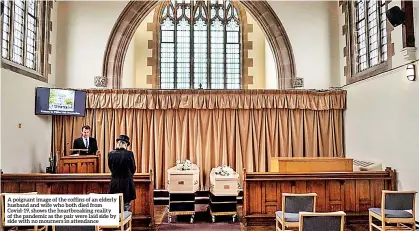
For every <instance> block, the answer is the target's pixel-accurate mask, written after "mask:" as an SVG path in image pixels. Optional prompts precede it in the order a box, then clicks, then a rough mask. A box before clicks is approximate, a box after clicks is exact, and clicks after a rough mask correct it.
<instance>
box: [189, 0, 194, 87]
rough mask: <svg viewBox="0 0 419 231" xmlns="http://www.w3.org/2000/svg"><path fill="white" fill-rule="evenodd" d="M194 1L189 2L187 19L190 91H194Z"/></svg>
mask: <svg viewBox="0 0 419 231" xmlns="http://www.w3.org/2000/svg"><path fill="white" fill-rule="evenodd" d="M193 2H194V1H191V3H190V5H189V9H190V10H189V12H190V15H189V18H190V25H189V26H190V27H189V28H190V31H189V41H190V42H189V44H190V45H189V53H190V54H189V60H190V69H189V70H190V71H189V72H190V74H189V76H190V78H189V86H190V88H191V89H194V79H195V72H194V59H195V55H194V46H195V42H194V17H193V16H194V4H193Z"/></svg>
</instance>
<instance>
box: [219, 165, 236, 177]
mask: <svg viewBox="0 0 419 231" xmlns="http://www.w3.org/2000/svg"><path fill="white" fill-rule="evenodd" d="M233 173H234V170H233V169H232V168H231V167H230V166H227V165H221V166H218V167H217V168H215V174H216V175H220V176H230V175H231V174H233Z"/></svg>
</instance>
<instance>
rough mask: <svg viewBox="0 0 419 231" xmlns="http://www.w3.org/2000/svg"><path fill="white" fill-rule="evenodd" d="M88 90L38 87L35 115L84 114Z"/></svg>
mask: <svg viewBox="0 0 419 231" xmlns="http://www.w3.org/2000/svg"><path fill="white" fill-rule="evenodd" d="M85 113H86V92H85V91H80V90H72V89H60V88H47V87H37V88H36V93H35V115H64V116H66V115H67V116H84V115H85Z"/></svg>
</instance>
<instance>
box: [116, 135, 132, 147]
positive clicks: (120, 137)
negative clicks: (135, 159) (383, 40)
mask: <svg viewBox="0 0 419 231" xmlns="http://www.w3.org/2000/svg"><path fill="white" fill-rule="evenodd" d="M116 141H124V142H126V143H127V144H128V145H130V144H131V143H130V142H129V137H128V136H127V135H119V138H118V139H116Z"/></svg>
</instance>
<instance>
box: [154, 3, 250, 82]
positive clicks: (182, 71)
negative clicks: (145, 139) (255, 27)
mask: <svg viewBox="0 0 419 231" xmlns="http://www.w3.org/2000/svg"><path fill="white" fill-rule="evenodd" d="M164 4H165V5H164V6H163V7H162V10H161V12H160V16H161V17H160V48H159V50H160V52H159V53H160V59H159V62H160V88H162V89H198V88H203V89H240V88H241V84H242V81H241V79H242V78H241V74H242V73H241V63H242V57H241V54H242V52H241V49H242V45H241V44H242V42H241V41H242V33H241V27H240V15H239V10H238V9H237V8H236V7H235V6H234V5H233V4H232V3H231V2H230V0H227V1H225V0H211V1H188V0H186V1H185V0H179V1H177V0H172V1H167V2H165V3H164Z"/></svg>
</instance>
